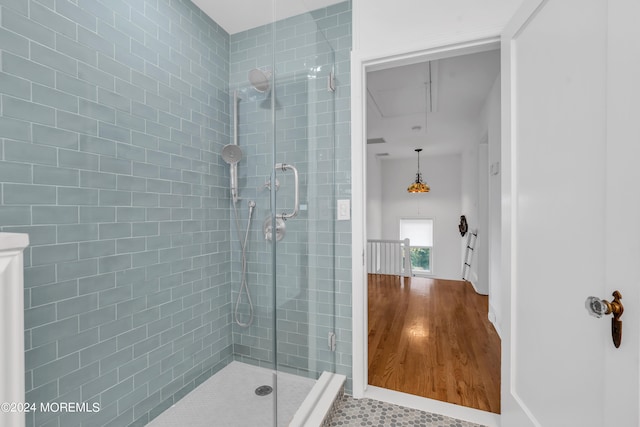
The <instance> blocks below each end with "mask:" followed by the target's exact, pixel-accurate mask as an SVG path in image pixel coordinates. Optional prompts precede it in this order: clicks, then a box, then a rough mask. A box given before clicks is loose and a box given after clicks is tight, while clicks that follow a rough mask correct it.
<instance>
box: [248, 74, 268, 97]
mask: <svg viewBox="0 0 640 427" xmlns="http://www.w3.org/2000/svg"><path fill="white" fill-rule="evenodd" d="M270 80H271V71H270V70H266V71H265V70H260V69H258V68H254V69H253V70H251V71H249V82H250V83H251V86H253V88H254V89H255V90H257V91H258V92H260V93H265V92H267V91H268V90H269V89H270V88H271V83H270Z"/></svg>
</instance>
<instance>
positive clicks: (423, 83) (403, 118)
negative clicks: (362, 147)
mask: <svg viewBox="0 0 640 427" xmlns="http://www.w3.org/2000/svg"><path fill="white" fill-rule="evenodd" d="M499 70H500V53H499V51H497V50H494V51H489V52H481V53H473V54H469V55H464V56H457V57H452V58H445V59H439V60H437V61H432V62H431V96H429V90H428V87H429V63H427V62H425V63H421V64H413V65H406V66H402V67H397V68H391V69H385V70H381V71H373V72H370V73H368V74H367V92H368V96H367V138H368V139H373V138H384V139H385V141H386V143H384V144H369V145H368V146H367V150H368V152H369V153H389V156H388V157H386V158H406V157H413V156H414V155H415V153H414V149H416V148H423V149H424V150H425V151H424V152H425V154H448V153H455V152H460V151H462V149H463V148H464V146H465V145H467V144H471V143H478V142H479V138H480V136H481V135H478V132H479V130H478V127H479V115H480V113H481V111H482V108H483V106H484V103H485V100H486V98H487V95H488V94H489V91H490V90H491V87H492V86H493V83H494V82H495V80H496V77H497V76H498V72H499ZM428 104H430V105H432V106H433V111H432V112H431V111H430V112H427V105H428ZM415 127H420V129H419V130H416V129H412V128H415ZM425 129H426V131H425Z"/></svg>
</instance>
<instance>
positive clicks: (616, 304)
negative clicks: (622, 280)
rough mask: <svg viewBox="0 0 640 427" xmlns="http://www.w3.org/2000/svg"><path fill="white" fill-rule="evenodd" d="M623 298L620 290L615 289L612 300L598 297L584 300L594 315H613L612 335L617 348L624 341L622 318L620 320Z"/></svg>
mask: <svg viewBox="0 0 640 427" xmlns="http://www.w3.org/2000/svg"><path fill="white" fill-rule="evenodd" d="M621 299H622V295H621V294H620V292H618V291H614V292H613V301H611V302H609V301H607V300H603V299H600V298H598V297H588V298H587V300H586V301H585V302H584V305H585V307H586V309H587V312H588V313H589V314H590V315H591V316H593V317H597V318H601V317H602V316H605V315H607V314H612V315H613V317H612V318H611V337H612V338H613V345H615V346H616V348H618V347H620V343H621V342H622V320H620V316H622V313H623V312H624V307H623V306H622V302H620V300H621Z"/></svg>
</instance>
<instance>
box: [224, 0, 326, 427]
mask: <svg viewBox="0 0 640 427" xmlns="http://www.w3.org/2000/svg"><path fill="white" fill-rule="evenodd" d="M273 7H274V9H275V8H276V7H277V0H274V3H273ZM321 18H322V13H320V14H319V13H318V12H311V13H306V14H302V15H298V16H294V17H290V18H286V19H281V20H278V21H276V22H275V23H273V24H269V25H265V26H262V27H259V28H256V29H252V30H248V31H247V32H245V33H243V34H242V35H241V36H238V37H237V39H232V48H231V52H230V54H231V58H232V61H231V66H230V89H231V90H230V92H231V97H232V99H233V102H231V105H232V110H233V111H231V114H230V116H231V118H232V120H231V121H230V122H231V123H232V126H233V128H234V129H238V137H237V143H238V144H239V146H240V147H241V148H242V151H243V157H242V161H241V162H240V163H239V167H238V177H237V181H236V182H237V186H238V188H239V189H240V190H239V193H240V197H239V200H238V201H237V203H235V204H234V203H233V202H232V210H231V215H230V218H231V232H232V237H234V239H233V241H234V245H235V246H234V250H233V251H232V261H233V262H232V265H233V271H232V272H231V283H233V284H234V287H233V289H232V293H231V300H232V301H231V303H232V311H233V320H232V321H233V323H232V342H233V355H234V357H233V358H234V360H236V361H239V362H243V363H246V364H250V365H255V366H259V367H263V368H268V370H270V371H271V372H273V376H272V378H271V380H270V381H268V383H266V384H261V385H266V386H269V387H272V388H273V393H272V395H273V396H274V397H275V399H274V400H273V401H274V407H273V419H272V420H271V421H268V420H265V424H264V425H273V426H276V425H278V426H281V425H282V426H285V425H288V422H289V420H290V419H291V417H292V416H293V414H294V413H295V411H296V409H297V407H298V406H299V404H300V403H301V402H302V400H303V399H304V398H305V396H306V394H307V393H308V391H309V390H310V389H311V387H312V386H313V383H314V381H315V380H316V379H317V378H318V377H319V376H320V375H321V374H322V372H324V371H329V372H335V366H336V358H335V352H334V351H333V345H334V343H335V341H334V338H333V337H334V335H333V334H334V332H335V314H336V313H335V242H334V236H335V233H334V231H335V229H334V227H335V223H334V219H335V208H334V205H335V194H334V191H335V185H334V182H335V180H334V170H335V101H334V93H333V89H332V86H333V85H334V82H333V70H334V63H335V57H334V56H335V55H334V51H333V49H332V47H331V46H330V44H329V43H328V42H327V40H326V38H325V37H324V34H323V33H322V29H321V28H320V26H319V22H320V20H321ZM233 119H235V121H236V123H234V120H233ZM232 133H233V129H232ZM234 206H235V207H234ZM249 216H251V218H252V220H251V223H250V224H251V226H250V227H249V230H248V232H247V234H246V235H245V234H244V233H245V230H246V226H247V219H248V217H249ZM236 217H237V218H239V220H238V221H237V222H236V221H235V218H236ZM238 230H239V231H240V232H239V233H238V232H237V231H238ZM245 237H246V242H247V243H246V244H245V245H239V244H238V243H237V242H238V241H243V240H245ZM243 282H245V283H246V287H244V288H243V287H242V286H241V284H242V283H243ZM247 290H248V291H247Z"/></svg>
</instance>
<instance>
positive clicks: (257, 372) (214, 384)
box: [148, 361, 341, 427]
mask: <svg viewBox="0 0 640 427" xmlns="http://www.w3.org/2000/svg"><path fill="white" fill-rule="evenodd" d="M323 375H324V374H323ZM330 375H333V374H330ZM339 377H341V376H339ZM322 378H323V377H321V380H322ZM318 383H322V381H318ZM263 385H269V386H272V387H274V389H275V388H276V387H275V386H276V384H275V381H274V371H273V370H271V369H266V368H260V367H257V366H252V365H247V364H245V363H241V362H235V361H234V362H231V363H230V364H229V365H227V366H226V367H224V368H223V369H222V370H220V371H219V372H218V373H216V374H215V375H213V376H212V377H211V378H209V379H208V380H207V381H205V382H204V383H202V384H201V385H200V386H198V387H197V388H196V389H194V390H193V391H192V392H191V393H189V394H188V395H186V396H185V397H183V398H182V399H181V400H180V401H178V402H177V403H176V404H175V405H173V406H172V407H170V408H169V409H167V410H166V411H164V412H163V413H162V414H160V416H158V417H157V418H156V419H154V420H153V421H151V422H150V423H149V424H148V426H151V427H174V426H177V425H183V426H189V427H200V426H202V427H211V426H224V427H247V426H267V427H268V426H275V422H274V420H273V409H274V396H275V395H276V392H277V395H278V399H277V404H278V424H277V426H278V427H286V426H289V425H296V424H298V423H297V422H293V423H291V421H292V420H293V419H294V417H295V418H296V420H297V419H307V420H309V418H308V417H309V415H308V414H306V413H302V414H301V413H300V411H298V409H299V408H301V411H304V412H307V411H308V408H309V407H312V408H315V407H316V406H317V404H316V402H317V401H318V398H317V396H315V397H314V395H319V394H320V395H324V394H326V393H325V392H324V391H323V390H326V386H325V385H323V386H322V388H321V389H319V388H318V387H317V386H316V381H315V380H312V379H310V378H305V377H299V376H297V375H292V374H287V373H283V372H278V374H277V390H274V392H273V393H270V394H267V395H265V396H259V395H257V394H256V389H257V388H258V387H260V386H263ZM318 385H320V384H318ZM314 386H316V387H315V388H314ZM305 398H307V399H306V400H305ZM309 398H312V399H313V401H312V402H309ZM334 398H335V396H333V397H331V396H328V397H325V398H324V399H323V400H327V399H329V400H330V401H331V403H332V402H333V399H334ZM296 412H297V413H296ZM321 423H322V421H320V422H319V423H318V424H317V425H320V424H321Z"/></svg>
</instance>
